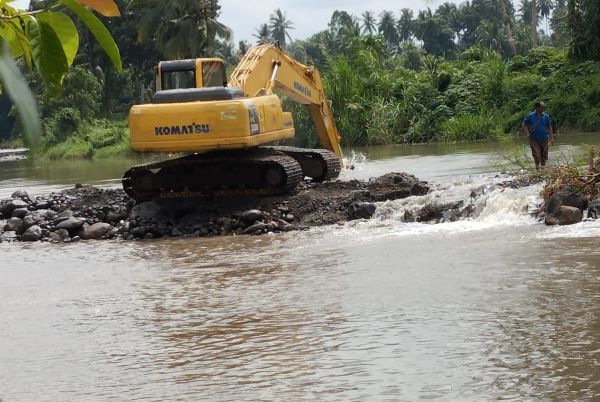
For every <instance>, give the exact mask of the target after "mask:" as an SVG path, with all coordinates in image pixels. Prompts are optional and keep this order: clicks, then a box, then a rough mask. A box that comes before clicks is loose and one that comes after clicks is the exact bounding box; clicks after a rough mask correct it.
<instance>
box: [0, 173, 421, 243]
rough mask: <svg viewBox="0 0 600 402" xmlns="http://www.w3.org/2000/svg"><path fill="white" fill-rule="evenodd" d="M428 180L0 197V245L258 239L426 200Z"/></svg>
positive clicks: (82, 189) (393, 177)
mask: <svg viewBox="0 0 600 402" xmlns="http://www.w3.org/2000/svg"><path fill="white" fill-rule="evenodd" d="M428 191H429V187H428V185H427V183H425V182H421V181H419V180H418V179H417V178H416V177H414V176H412V175H408V174H404V173H390V174H387V175H384V176H381V177H378V178H375V179H372V180H370V181H356V180H354V181H337V182H329V183H310V182H305V183H302V184H301V185H299V186H298V188H297V189H296V190H295V191H294V192H293V193H291V194H287V195H285V196H279V197H266V198H256V197H252V198H239V197H236V198H217V199H194V200H191V199H188V200H180V199H156V200H154V201H151V202H145V203H142V204H139V205H136V204H135V202H134V201H133V200H131V199H130V198H129V197H128V196H127V195H126V194H125V193H124V192H123V191H122V190H120V189H103V188H98V187H86V186H80V185H78V186H76V188H73V189H68V190H64V191H61V192H58V193H52V194H50V195H47V196H40V197H35V198H32V197H31V196H30V195H29V194H27V193H26V192H24V191H16V192H15V193H14V194H13V195H12V197H11V198H10V199H5V200H0V242H11V241H30V242H35V241H45V242H52V243H69V242H77V241H81V240H98V239H111V238H120V239H125V240H135V239H154V238H163V237H206V236H218V235H234V234H236V235H258V234H263V233H269V232H287V231H293V230H303V229H308V228H310V227H315V226H323V225H331V224H338V223H344V222H347V221H351V220H356V219H369V218H371V217H372V216H373V215H374V213H375V211H376V208H377V206H376V205H375V202H380V201H386V200H396V199H401V198H407V197H410V196H418V195H425V194H427V193H428Z"/></svg>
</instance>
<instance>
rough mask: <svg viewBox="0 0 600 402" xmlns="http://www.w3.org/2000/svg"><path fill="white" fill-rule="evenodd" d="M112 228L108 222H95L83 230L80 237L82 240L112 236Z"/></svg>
mask: <svg viewBox="0 0 600 402" xmlns="http://www.w3.org/2000/svg"><path fill="white" fill-rule="evenodd" d="M113 229H115V228H113V227H112V226H111V225H109V224H108V223H102V222H99V223H95V224H93V225H92V226H90V227H88V228H86V229H85V230H84V231H83V236H82V238H83V239H84V240H98V239H102V238H104V237H112V236H111V234H113V235H114V230H113Z"/></svg>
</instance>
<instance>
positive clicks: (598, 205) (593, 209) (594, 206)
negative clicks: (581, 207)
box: [587, 199, 600, 219]
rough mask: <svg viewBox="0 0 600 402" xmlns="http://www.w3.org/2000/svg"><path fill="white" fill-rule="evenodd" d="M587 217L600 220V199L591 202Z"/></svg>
mask: <svg viewBox="0 0 600 402" xmlns="http://www.w3.org/2000/svg"><path fill="white" fill-rule="evenodd" d="M587 216H588V218H590V219H600V199H596V200H593V201H592V202H590V205H589V206H588V213H587Z"/></svg>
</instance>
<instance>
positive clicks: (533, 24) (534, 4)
mask: <svg viewBox="0 0 600 402" xmlns="http://www.w3.org/2000/svg"><path fill="white" fill-rule="evenodd" d="M537 27H538V11H537V0H531V46H533V47H536V46H537Z"/></svg>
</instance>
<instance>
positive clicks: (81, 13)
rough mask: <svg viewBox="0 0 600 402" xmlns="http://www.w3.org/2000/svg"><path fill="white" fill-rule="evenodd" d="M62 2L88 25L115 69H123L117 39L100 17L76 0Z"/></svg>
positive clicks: (60, 1)
mask: <svg viewBox="0 0 600 402" xmlns="http://www.w3.org/2000/svg"><path fill="white" fill-rule="evenodd" d="M59 3H60V4H63V5H64V6H66V7H68V8H69V9H71V11H73V12H74V13H75V14H76V15H77V17H78V18H79V19H80V20H81V21H82V22H83V23H84V24H85V25H86V26H87V27H88V29H89V30H90V32H91V33H92V35H94V37H95V38H96V40H97V41H98V43H99V44H100V47H102V49H103V50H104V52H105V53H106V55H107V56H108V57H109V58H110V60H111V61H112V63H113V65H114V66H115V69H116V70H117V71H121V70H122V69H123V65H122V62H121V53H120V52H119V48H118V47H117V44H116V43H115V40H114V39H113V37H112V36H111V35H110V32H109V31H108V29H107V28H106V27H105V26H104V24H103V23H102V21H100V20H99V19H98V17H96V16H95V15H94V14H92V12H91V11H89V10H88V9H87V8H85V7H84V6H82V5H81V4H79V3H78V2H76V1H75V0H59Z"/></svg>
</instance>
